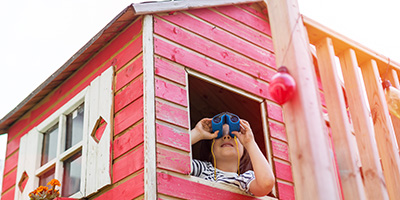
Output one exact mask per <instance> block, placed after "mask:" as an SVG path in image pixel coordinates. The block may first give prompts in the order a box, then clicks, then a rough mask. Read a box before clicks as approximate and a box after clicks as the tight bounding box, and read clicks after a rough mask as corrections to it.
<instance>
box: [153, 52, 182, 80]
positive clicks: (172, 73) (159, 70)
mask: <svg viewBox="0 0 400 200" xmlns="http://www.w3.org/2000/svg"><path fill="white" fill-rule="evenodd" d="M155 74H156V75H158V76H161V77H163V78H166V79H168V80H170V81H173V82H175V83H179V84H181V85H186V73H185V70H184V69H183V68H181V67H179V66H177V65H176V64H174V63H171V62H168V61H167V60H166V59H163V58H160V57H156V59H155Z"/></svg>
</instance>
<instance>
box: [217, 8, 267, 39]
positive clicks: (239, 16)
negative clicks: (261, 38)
mask: <svg viewBox="0 0 400 200" xmlns="http://www.w3.org/2000/svg"><path fill="white" fill-rule="evenodd" d="M215 9H216V10H217V11H218V12H221V13H223V14H224V15H226V16H229V17H231V18H233V19H235V20H237V21H239V22H241V23H243V24H246V25H247V26H250V27H252V28H253V29H256V30H257V31H260V32H262V33H265V34H267V35H269V36H271V28H270V26H269V23H268V22H267V21H265V20H262V19H260V18H258V17H255V16H253V15H249V13H248V12H246V11H244V10H242V9H240V8H238V7H236V6H223V7H216V8H215Z"/></svg>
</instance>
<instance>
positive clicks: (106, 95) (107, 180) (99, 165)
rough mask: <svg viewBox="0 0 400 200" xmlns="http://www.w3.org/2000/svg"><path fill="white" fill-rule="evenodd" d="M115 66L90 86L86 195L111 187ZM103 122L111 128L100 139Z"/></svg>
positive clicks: (106, 129)
mask: <svg viewBox="0 0 400 200" xmlns="http://www.w3.org/2000/svg"><path fill="white" fill-rule="evenodd" d="M113 76H114V70H113V67H110V68H109V69H107V70H106V71H105V72H103V74H101V76H99V77H97V78H96V79H95V80H93V81H92V82H91V83H90V89H89V97H88V99H89V102H87V103H88V104H89V105H88V107H89V111H88V112H89V129H88V132H89V133H88V134H87V138H86V140H87V158H86V166H85V168H84V169H86V188H85V191H86V196H88V195H90V194H93V193H94V192H96V191H98V190H99V189H101V188H103V187H104V186H106V185H109V184H111V172H110V171H111V137H112V136H111V133H112V132H111V130H112V114H113V99H114V98H113V97H114V94H113ZM101 119H103V120H104V121H105V122H106V123H107V126H106V128H105V130H104V132H103V135H102V137H101V138H100V140H97V139H96V138H95V136H94V135H93V134H94V133H95V132H96V130H97V128H98V126H99V125H100V122H101Z"/></svg>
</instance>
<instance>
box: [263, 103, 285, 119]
mask: <svg viewBox="0 0 400 200" xmlns="http://www.w3.org/2000/svg"><path fill="white" fill-rule="evenodd" d="M267 111H268V118H271V119H274V120H276V121H279V122H283V113H282V108H281V107H280V106H278V105H275V104H272V103H267Z"/></svg>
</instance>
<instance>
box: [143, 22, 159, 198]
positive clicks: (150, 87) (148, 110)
mask: <svg viewBox="0 0 400 200" xmlns="http://www.w3.org/2000/svg"><path fill="white" fill-rule="evenodd" d="M153 37H154V36H153V16H152V15H145V16H144V18H143V88H144V94H143V100H144V101H143V103H144V105H143V106H144V107H143V108H144V110H143V112H144V198H145V199H156V198H157V173H156V169H157V165H156V127H155V124H156V121H155V120H156V116H155V114H156V113H155V92H154V88H155V83H154V39H153Z"/></svg>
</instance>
